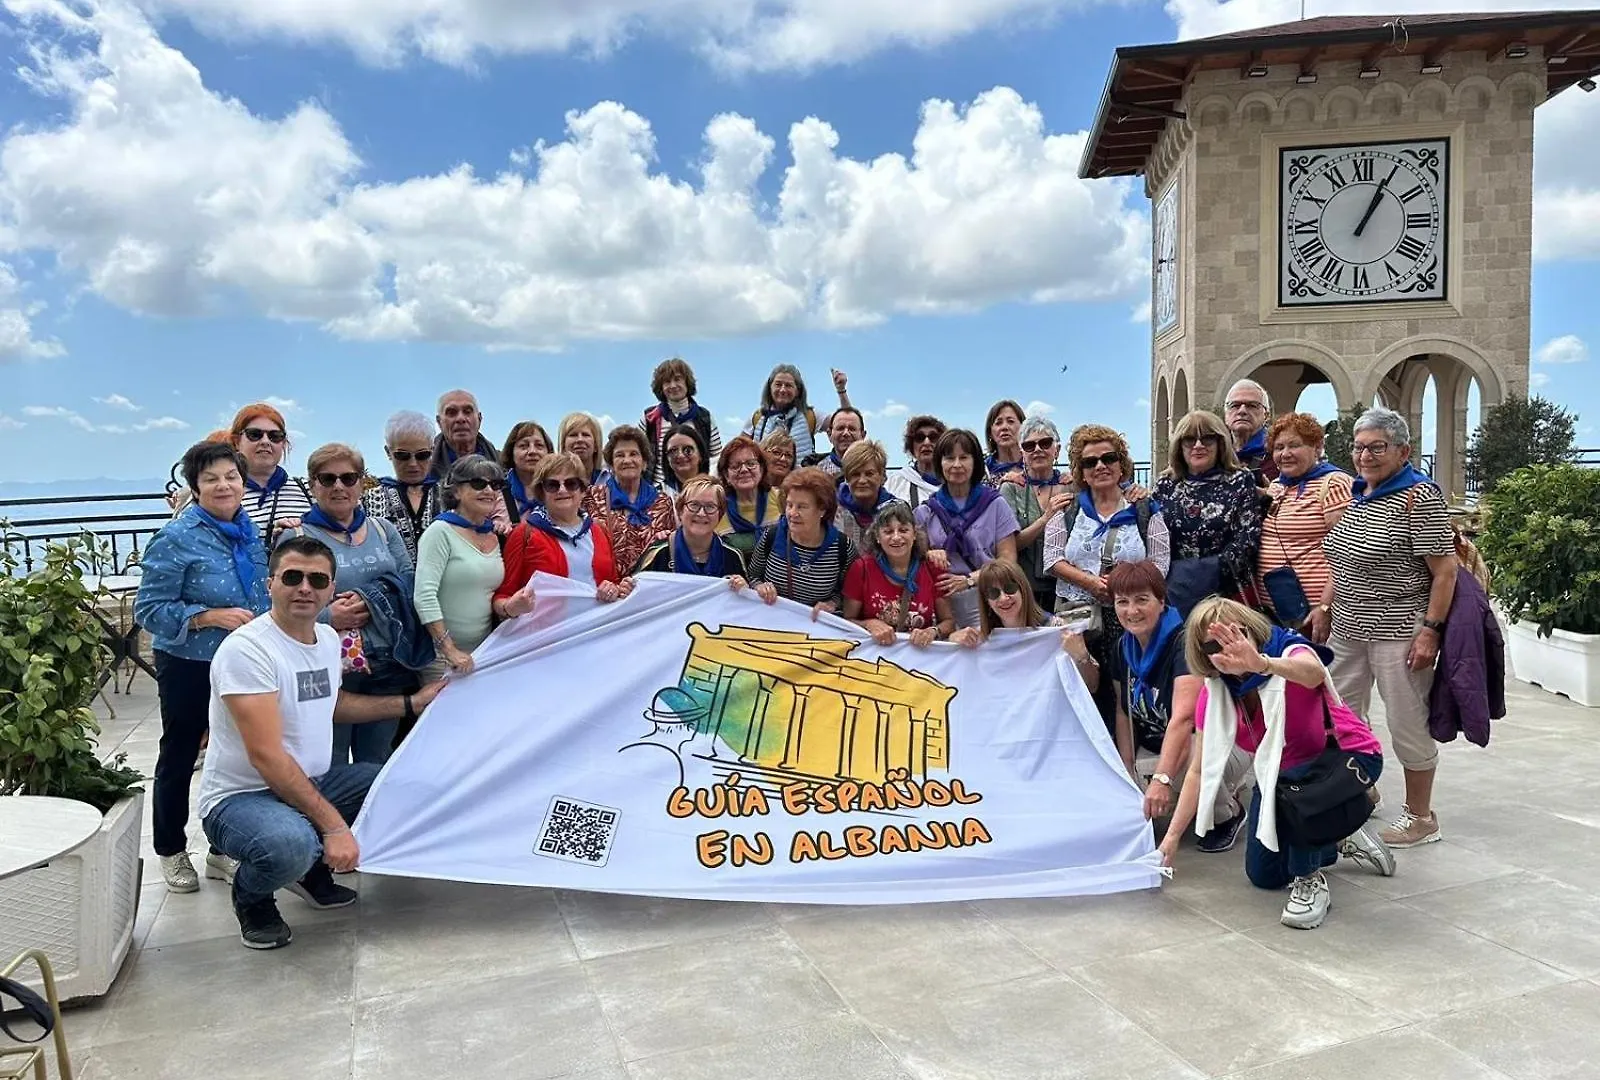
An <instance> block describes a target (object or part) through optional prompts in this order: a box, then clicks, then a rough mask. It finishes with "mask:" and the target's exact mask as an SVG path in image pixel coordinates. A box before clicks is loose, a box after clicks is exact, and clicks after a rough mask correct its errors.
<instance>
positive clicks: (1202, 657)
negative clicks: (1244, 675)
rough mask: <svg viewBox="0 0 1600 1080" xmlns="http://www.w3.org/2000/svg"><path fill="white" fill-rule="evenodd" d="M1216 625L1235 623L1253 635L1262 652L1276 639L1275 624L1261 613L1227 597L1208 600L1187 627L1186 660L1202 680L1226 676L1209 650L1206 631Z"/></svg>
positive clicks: (1192, 613)
mask: <svg viewBox="0 0 1600 1080" xmlns="http://www.w3.org/2000/svg"><path fill="white" fill-rule="evenodd" d="M1212 623H1232V624H1233V625H1234V626H1237V627H1238V628H1239V629H1241V630H1243V631H1244V632H1245V633H1246V634H1247V635H1249V637H1250V640H1251V641H1254V642H1255V643H1256V648H1258V649H1259V648H1261V647H1262V646H1263V645H1265V644H1266V643H1267V641H1268V639H1270V638H1271V637H1272V623H1270V622H1268V621H1267V617H1266V616H1265V615H1263V614H1261V612H1259V611H1255V610H1253V609H1251V608H1247V607H1245V606H1244V605H1243V604H1241V603H1239V601H1237V600H1229V599H1228V598H1227V597H1226V596H1208V597H1206V598H1205V599H1204V600H1202V601H1200V602H1199V603H1198V604H1196V605H1195V606H1194V608H1193V610H1191V611H1190V612H1189V619H1188V621H1187V622H1186V623H1184V628H1183V658H1184V659H1185V660H1187V661H1188V662H1189V674H1191V675H1193V676H1195V677H1196V678H1199V679H1215V678H1219V677H1220V676H1221V674H1222V673H1221V672H1220V671H1218V670H1217V665H1215V664H1213V663H1212V662H1211V657H1210V655H1208V654H1207V653H1206V650H1205V643H1206V640H1207V639H1206V631H1207V630H1210V629H1211V624H1212Z"/></svg>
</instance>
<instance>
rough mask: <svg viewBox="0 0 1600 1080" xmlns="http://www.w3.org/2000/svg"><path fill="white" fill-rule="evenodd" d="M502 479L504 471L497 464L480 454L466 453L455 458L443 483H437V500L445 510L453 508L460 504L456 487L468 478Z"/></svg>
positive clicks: (495, 480) (498, 480)
mask: <svg viewBox="0 0 1600 1080" xmlns="http://www.w3.org/2000/svg"><path fill="white" fill-rule="evenodd" d="M504 479H505V473H504V472H503V471H502V470H501V468H500V466H499V465H497V464H495V463H494V462H492V461H490V460H489V459H488V458H486V457H484V456H483V455H482V454H468V455H467V456H466V457H464V458H457V459H456V463H455V464H454V465H452V466H450V471H449V472H448V473H447V474H446V475H445V478H444V483H442V484H440V485H439V501H440V502H441V503H443V504H444V508H445V509H446V510H454V509H455V508H456V507H458V506H460V505H461V496H460V494H459V493H458V492H457V490H456V489H457V488H459V487H460V486H461V485H462V484H465V483H467V482H468V481H469V480H493V481H494V482H496V483H499V482H500V481H502V480H504Z"/></svg>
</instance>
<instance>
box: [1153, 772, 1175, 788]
mask: <svg viewBox="0 0 1600 1080" xmlns="http://www.w3.org/2000/svg"><path fill="white" fill-rule="evenodd" d="M1150 779H1152V780H1154V781H1155V782H1156V783H1158V784H1161V785H1162V786H1164V787H1171V786H1172V777H1170V776H1168V775H1167V774H1166V773H1164V772H1158V773H1156V774H1155V775H1154V776H1152V777H1150Z"/></svg>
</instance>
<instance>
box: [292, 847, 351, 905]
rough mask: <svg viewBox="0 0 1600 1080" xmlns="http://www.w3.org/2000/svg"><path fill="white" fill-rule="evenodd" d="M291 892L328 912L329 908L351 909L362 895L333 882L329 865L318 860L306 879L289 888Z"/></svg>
mask: <svg viewBox="0 0 1600 1080" xmlns="http://www.w3.org/2000/svg"><path fill="white" fill-rule="evenodd" d="M289 891H290V892H292V893H294V894H295V895H296V896H298V897H299V898H300V899H302V900H304V901H305V902H306V903H308V904H310V905H311V906H312V907H314V908H317V909H318V910H322V911H326V910H328V909H329V908H341V907H349V906H350V905H351V904H353V903H355V902H356V897H357V896H358V895H360V894H359V893H357V892H356V891H355V890H354V889H347V888H345V887H344V886H343V885H340V884H339V883H338V882H336V881H334V880H333V871H331V870H329V869H328V864H327V863H325V862H323V861H322V860H321V859H318V860H317V861H316V862H315V863H313V864H312V865H311V872H310V873H308V874H306V876H305V877H303V878H301V879H300V880H299V881H297V882H295V883H294V884H293V885H290V886H289Z"/></svg>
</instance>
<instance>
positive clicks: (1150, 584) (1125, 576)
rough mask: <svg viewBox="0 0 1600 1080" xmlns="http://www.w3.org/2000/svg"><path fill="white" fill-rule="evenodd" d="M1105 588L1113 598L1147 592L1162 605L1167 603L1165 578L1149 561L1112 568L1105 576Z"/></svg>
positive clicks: (1123, 564) (1128, 563) (1157, 567)
mask: <svg viewBox="0 0 1600 1080" xmlns="http://www.w3.org/2000/svg"><path fill="white" fill-rule="evenodd" d="M1106 588H1108V589H1110V590H1111V595H1112V597H1113V598H1116V597H1118V596H1132V595H1133V594H1134V593H1141V592H1147V593H1149V594H1150V595H1151V596H1154V597H1155V598H1156V599H1157V600H1160V601H1161V602H1162V603H1163V604H1164V603H1166V602H1167V577H1166V575H1165V574H1163V573H1162V572H1161V567H1159V566H1157V565H1156V564H1155V563H1153V562H1151V561H1150V560H1149V559H1140V560H1139V561H1138V562H1124V563H1118V564H1117V565H1115V566H1113V567H1112V568H1111V573H1109V574H1107V575H1106Z"/></svg>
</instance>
